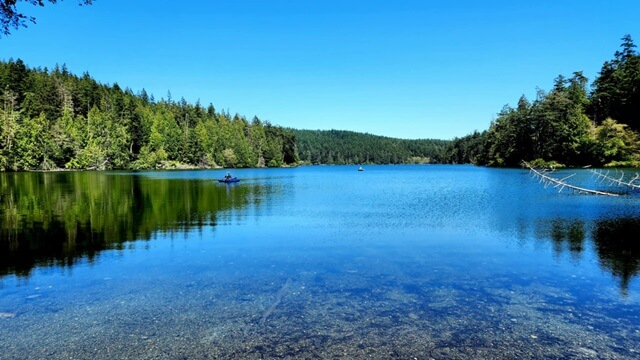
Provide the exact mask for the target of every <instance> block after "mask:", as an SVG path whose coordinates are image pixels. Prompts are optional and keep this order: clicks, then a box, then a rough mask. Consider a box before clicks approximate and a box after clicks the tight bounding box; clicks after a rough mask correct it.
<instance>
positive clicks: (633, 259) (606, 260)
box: [537, 217, 640, 294]
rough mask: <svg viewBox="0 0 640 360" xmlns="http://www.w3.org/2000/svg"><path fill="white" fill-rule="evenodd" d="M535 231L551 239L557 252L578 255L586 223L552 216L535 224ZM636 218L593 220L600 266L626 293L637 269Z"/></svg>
mask: <svg viewBox="0 0 640 360" xmlns="http://www.w3.org/2000/svg"><path fill="white" fill-rule="evenodd" d="M539 225H540V226H539V228H538V229H537V232H538V234H539V235H542V236H543V237H548V238H550V240H551V241H553V246H554V250H555V252H556V253H557V254H560V253H562V252H565V251H569V252H570V254H571V256H573V257H575V258H579V257H580V256H581V254H582V251H583V250H584V249H585V241H586V236H587V230H586V229H585V228H586V225H585V224H584V222H583V221H581V220H567V219H556V220H554V221H552V222H550V223H548V224H546V225H541V224H539ZM638 234H640V219H638V218H633V217H625V218H611V219H600V220H596V221H595V222H594V223H593V228H592V230H591V238H592V239H593V242H594V249H595V251H596V253H597V255H598V259H599V262H600V266H601V267H602V268H603V269H604V270H606V271H608V272H610V273H611V274H613V276H615V277H616V278H618V279H619V281H620V289H621V291H622V293H623V294H626V292H627V290H628V288H629V283H630V281H631V279H633V278H634V277H635V276H637V275H638V272H640V242H638V239H637V237H638Z"/></svg>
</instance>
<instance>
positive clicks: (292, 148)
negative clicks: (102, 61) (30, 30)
mask: <svg viewBox="0 0 640 360" xmlns="http://www.w3.org/2000/svg"><path fill="white" fill-rule="evenodd" d="M0 100H1V102H0V170H9V171H11V170H12V171H20V170H36V169H42V170H49V169H58V168H67V169H98V170H99V169H157V168H175V167H181V168H184V167H198V168H211V167H220V166H222V167H262V166H274V167H275V166H283V165H287V164H295V163H297V161H298V155H297V152H296V145H295V135H294V134H293V132H292V131H291V130H287V129H284V128H282V127H279V126H275V125H272V124H271V123H270V122H269V121H263V120H260V119H259V118H258V117H257V116H256V117H254V118H253V119H252V120H251V121H249V120H247V118H245V117H244V116H242V115H239V114H235V115H231V114H229V113H228V112H224V111H222V112H218V111H216V109H215V108H214V107H213V104H210V105H209V106H208V107H206V108H205V107H203V106H202V105H201V104H200V102H199V101H198V102H196V103H195V104H190V103H188V102H187V101H186V100H185V99H184V98H182V99H180V100H179V101H174V100H173V99H172V98H171V97H170V96H168V99H161V100H160V101H157V102H156V101H155V100H154V97H153V95H151V96H149V95H148V94H147V92H146V91H145V90H144V89H143V90H141V91H140V92H139V93H138V94H134V93H133V91H132V90H131V89H128V88H125V89H122V88H121V87H120V86H119V85H118V84H117V83H115V84H113V85H106V84H100V83H98V82H97V81H95V80H94V79H93V78H91V76H90V75H89V74H88V73H84V74H83V75H82V76H76V75H74V74H71V73H70V72H69V71H68V70H67V68H66V66H64V65H63V66H56V67H55V68H54V69H53V70H49V69H46V68H45V69H40V68H37V69H33V68H29V67H27V66H26V65H25V64H24V63H23V62H22V60H20V59H18V60H15V61H14V60H9V61H7V62H0Z"/></svg>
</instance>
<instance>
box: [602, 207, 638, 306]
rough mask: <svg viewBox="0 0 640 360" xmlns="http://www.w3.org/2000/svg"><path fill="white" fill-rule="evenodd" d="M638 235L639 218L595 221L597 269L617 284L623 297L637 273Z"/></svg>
mask: <svg viewBox="0 0 640 360" xmlns="http://www.w3.org/2000/svg"><path fill="white" fill-rule="evenodd" d="M639 234H640V219H638V218H619V219H603V220H598V221H596V224H595V229H594V231H593V240H594V243H595V249H596V252H597V253H598V259H599V261H600V266H602V268H603V269H605V270H607V271H608V272H611V274H613V276H614V277H616V278H617V279H618V280H619V282H620V289H621V291H622V292H623V294H626V293H627V290H628V288H629V283H630V281H631V279H633V278H634V277H636V276H637V275H638V272H639V271H640V240H639V236H638V235H639Z"/></svg>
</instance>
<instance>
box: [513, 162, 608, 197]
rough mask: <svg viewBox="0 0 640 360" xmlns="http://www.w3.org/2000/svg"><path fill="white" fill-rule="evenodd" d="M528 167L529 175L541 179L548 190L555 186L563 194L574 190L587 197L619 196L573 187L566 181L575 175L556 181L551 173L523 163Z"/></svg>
mask: <svg viewBox="0 0 640 360" xmlns="http://www.w3.org/2000/svg"><path fill="white" fill-rule="evenodd" d="M522 163H523V164H524V165H525V166H526V167H528V168H529V173H531V174H533V177H534V178H539V179H540V182H542V183H544V187H545V188H547V187H549V186H550V185H553V187H554V188H556V189H557V188H559V190H558V192H561V191H562V190H564V189H570V190H572V191H573V192H574V193H576V192H577V193H578V195H582V194H586V195H605V196H619V195H618V194H614V193H610V192H606V191H599V190H593V189H587V188H583V187H579V186H575V185H571V184H569V183H567V182H566V181H565V180H567V179H568V178H570V177H572V176H574V175H575V174H571V175H569V176H567V177H564V178H562V179H556V178H554V177H552V176H549V174H550V173H552V172H553V171H551V172H546V171H540V170H537V169H536V168H534V167H533V166H531V164H529V163H528V162H526V161H523V162H522Z"/></svg>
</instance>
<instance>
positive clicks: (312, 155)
mask: <svg viewBox="0 0 640 360" xmlns="http://www.w3.org/2000/svg"><path fill="white" fill-rule="evenodd" d="M293 132H294V134H295V136H296V144H297V148H298V154H299V157H300V161H302V162H303V163H306V164H330V165H332V164H336V165H343V164H427V163H433V162H437V161H438V160H437V159H439V158H440V157H441V156H442V154H443V153H444V151H445V150H446V149H447V146H448V145H449V143H450V142H451V141H450V140H436V139H420V140H407V139H395V138H389V137H384V136H378V135H371V134H362V133H358V132H353V131H344V130H295V129H294V130H293Z"/></svg>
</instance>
